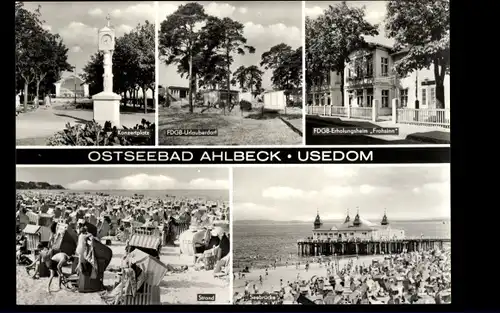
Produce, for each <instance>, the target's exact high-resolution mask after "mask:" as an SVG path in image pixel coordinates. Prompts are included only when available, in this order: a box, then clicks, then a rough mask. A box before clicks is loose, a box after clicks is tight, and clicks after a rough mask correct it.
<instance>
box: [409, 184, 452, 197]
mask: <svg viewBox="0 0 500 313" xmlns="http://www.w3.org/2000/svg"><path fill="white" fill-rule="evenodd" d="M412 191H413V193H415V194H423V193H428V192H437V193H440V194H442V195H443V196H447V197H449V196H450V183H449V182H431V183H427V184H424V185H423V186H420V187H415V188H413V189H412Z"/></svg>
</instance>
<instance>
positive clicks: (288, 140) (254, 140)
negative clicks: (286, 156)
mask: <svg viewBox="0 0 500 313" xmlns="http://www.w3.org/2000/svg"><path fill="white" fill-rule="evenodd" d="M159 111H160V113H159V144H160V145H169V146H174V145H204V146H210V145H298V144H301V143H302V137H301V136H300V135H299V134H297V133H296V132H294V130H292V129H291V128H290V127H288V126H287V125H286V124H285V123H284V122H283V121H282V120H281V119H280V116H281V117H285V118H291V119H292V120H293V119H297V118H302V116H301V115H300V114H290V116H288V114H287V115H286V116H284V115H282V114H268V113H265V114H264V115H262V114H261V113H260V112H259V111H258V110H255V111H252V112H243V113H242V112H241V111H240V110H239V108H235V109H234V110H233V111H232V112H226V115H224V114H223V111H222V110H220V109H210V110H208V111H205V112H203V113H201V111H202V108H195V110H194V113H189V112H188V109H187V108H185V107H183V108H179V107H177V108H172V107H171V108H160V110H159ZM287 113H288V112H287ZM167 129H217V131H218V136H210V137H208V136H205V137H202V136H200V137H194V136H189V137H187V136H186V137H180V136H167V135H166V134H165V130H167Z"/></svg>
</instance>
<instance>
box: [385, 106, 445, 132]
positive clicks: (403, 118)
mask: <svg viewBox="0 0 500 313" xmlns="http://www.w3.org/2000/svg"><path fill="white" fill-rule="evenodd" d="M395 111H396V113H395V114H394V113H393V117H394V115H395V121H394V122H396V123H399V124H410V125H417V126H437V127H443V128H450V109H427V108H426V109H411V108H398V109H396V110H395Z"/></svg>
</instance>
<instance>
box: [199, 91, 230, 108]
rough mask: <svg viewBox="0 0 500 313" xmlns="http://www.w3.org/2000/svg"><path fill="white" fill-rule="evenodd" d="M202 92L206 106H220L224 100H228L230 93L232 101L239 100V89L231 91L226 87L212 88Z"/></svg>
mask: <svg viewBox="0 0 500 313" xmlns="http://www.w3.org/2000/svg"><path fill="white" fill-rule="evenodd" d="M200 93H201V94H202V97H203V105H204V106H209V105H210V106H214V105H215V106H218V105H219V104H220V103H222V102H224V103H225V102H227V100H228V94H230V96H231V102H233V103H238V101H239V93H240V92H239V91H237V90H231V91H230V92H229V93H228V92H227V90H226V89H211V90H201V91H200Z"/></svg>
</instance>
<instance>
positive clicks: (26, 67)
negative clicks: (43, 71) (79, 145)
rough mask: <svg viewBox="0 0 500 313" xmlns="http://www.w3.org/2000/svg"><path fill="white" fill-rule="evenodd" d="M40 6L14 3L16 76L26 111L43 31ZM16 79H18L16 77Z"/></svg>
mask: <svg viewBox="0 0 500 313" xmlns="http://www.w3.org/2000/svg"><path fill="white" fill-rule="evenodd" d="M40 8H41V7H40V6H39V7H38V8H37V9H36V10H35V11H34V12H30V11H28V10H26V9H25V8H24V6H23V4H22V3H20V2H18V3H16V11H15V13H16V17H15V42H16V76H17V77H20V78H21V79H22V81H23V85H24V92H23V94H24V111H25V112H27V111H28V87H29V84H30V83H32V82H33V81H34V80H35V78H36V73H35V71H34V63H35V58H36V56H37V54H38V53H39V51H38V50H37V48H38V47H37V45H38V40H37V39H39V38H40V34H41V33H43V31H44V30H43V29H42V21H41V19H40V18H41V13H40ZM16 81H19V80H18V79H16Z"/></svg>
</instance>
